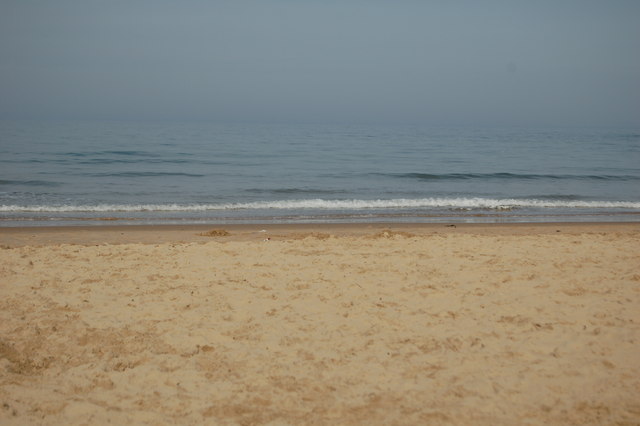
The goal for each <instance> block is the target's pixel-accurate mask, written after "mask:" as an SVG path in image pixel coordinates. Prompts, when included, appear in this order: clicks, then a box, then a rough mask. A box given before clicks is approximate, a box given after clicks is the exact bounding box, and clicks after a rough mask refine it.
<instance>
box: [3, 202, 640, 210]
mask: <svg viewBox="0 0 640 426" xmlns="http://www.w3.org/2000/svg"><path fill="white" fill-rule="evenodd" d="M527 207H529V208H590V209H597V208H621V209H640V202H633V201H577V200H570V201H568V200H541V199H511V198H506V199H492V198H419V199H405V198H399V199H389V200H381V199H378V200H324V199H311V200H278V201H256V202H249V203H221V204H136V205H133V204H97V205H34V206H27V205H1V206H0V212H6V213H18V212H25V213H26V212H41V213H47V212H49V213H65V212H153V211H155V212H162V211H168V212H171V211H175V212H179V211H182V212H197V211H215V210H305V209H310V210H364V209H385V210H386V209H416V208H452V209H494V210H508V209H517V208H527Z"/></svg>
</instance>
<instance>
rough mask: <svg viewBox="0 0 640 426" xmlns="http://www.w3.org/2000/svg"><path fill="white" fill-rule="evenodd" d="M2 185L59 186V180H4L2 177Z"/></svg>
mask: <svg viewBox="0 0 640 426" xmlns="http://www.w3.org/2000/svg"><path fill="white" fill-rule="evenodd" d="M0 185H19V186H58V185H60V184H59V183H58V182H51V181H48V180H3V179H0Z"/></svg>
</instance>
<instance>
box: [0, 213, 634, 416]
mask: <svg viewBox="0 0 640 426" xmlns="http://www.w3.org/2000/svg"><path fill="white" fill-rule="evenodd" d="M0 305H1V309H0V404H1V407H0V423H1V424H3V425H25V424H73V425H75V424H92V425H94V424H107V423H110V424H176V423H178V424H203V423H204V424H247V425H250V424H274V425H275V424H365V423H369V424H385V425H386V424H461V425H462V424H486V425H499V424H504V425H512V424H580V425H582V424H622V425H624V424H628V425H632V424H640V398H639V397H638V395H640V224H638V223H627V224H622V223H619V224H618V223H595V224H594V223H584V224H566V223H560V224H553V223H547V224H537V225H532V224H508V225H507V224H505V225H501V224H493V225H465V224H456V225H455V226H454V225H446V224H431V225H414V224H375V225H371V224H369V225H366V224H364V225H297V226H296V225H245V226H239V225H236V226H155V227H153V226H148V227H144V226H135V227H126V226H94V227H76V228H62V227H60V228H0Z"/></svg>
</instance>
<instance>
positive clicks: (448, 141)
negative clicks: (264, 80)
mask: <svg viewBox="0 0 640 426" xmlns="http://www.w3.org/2000/svg"><path fill="white" fill-rule="evenodd" d="M555 221H640V129H610V128H609V129H584V128H582V129H569V128H566V129H526V128H485V127H483V128H472V127H426V126H425V127H421V126H384V125H316V124H305V125H303V124H295V125H282V124H239V123H232V124H218V123H168V122H167V123H160V122H158V123H133V122H35V121H2V122H0V227H7V226H41V225H49V226H51V225H87V224H92V225H105V224H113V223H119V224H187V223H211V224H226V223H317V222H555Z"/></svg>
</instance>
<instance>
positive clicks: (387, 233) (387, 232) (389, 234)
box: [371, 229, 415, 238]
mask: <svg viewBox="0 0 640 426" xmlns="http://www.w3.org/2000/svg"><path fill="white" fill-rule="evenodd" d="M396 237H404V238H411V237H415V234H411V233H410V232H403V231H392V230H391V229H383V230H382V231H380V232H378V233H376V234H373V235H372V236H371V238H396Z"/></svg>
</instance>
